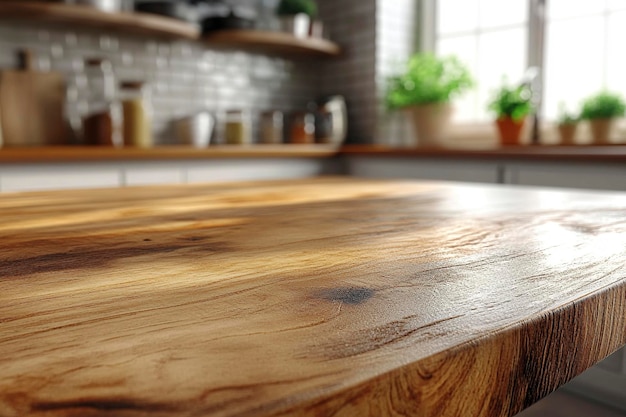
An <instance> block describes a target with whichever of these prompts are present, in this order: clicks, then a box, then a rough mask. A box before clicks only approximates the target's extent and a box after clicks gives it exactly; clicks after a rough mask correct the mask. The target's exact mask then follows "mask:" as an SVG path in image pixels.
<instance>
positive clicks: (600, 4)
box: [548, 0, 623, 19]
mask: <svg viewBox="0 0 626 417" xmlns="http://www.w3.org/2000/svg"><path fill="white" fill-rule="evenodd" d="M621 1H623V0H621ZM605 10H606V0H548V18H550V19H563V18H568V17H577V16H589V15H592V14H598V13H602V12H604V11H605Z"/></svg>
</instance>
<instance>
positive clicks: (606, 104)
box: [580, 91, 626, 119]
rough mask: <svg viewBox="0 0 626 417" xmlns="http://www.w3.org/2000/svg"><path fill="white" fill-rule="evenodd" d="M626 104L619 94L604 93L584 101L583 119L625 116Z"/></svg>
mask: <svg viewBox="0 0 626 417" xmlns="http://www.w3.org/2000/svg"><path fill="white" fill-rule="evenodd" d="M625 110H626V103H624V99H622V97H621V96H619V95H618V94H614V93H610V92H608V91H602V92H600V93H598V94H595V95H593V96H591V97H588V98H587V99H586V100H584V101H583V109H582V112H581V115H580V116H581V118H582V119H610V118H613V117H620V116H623V115H624V111H625Z"/></svg>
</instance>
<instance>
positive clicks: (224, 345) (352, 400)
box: [0, 178, 626, 417]
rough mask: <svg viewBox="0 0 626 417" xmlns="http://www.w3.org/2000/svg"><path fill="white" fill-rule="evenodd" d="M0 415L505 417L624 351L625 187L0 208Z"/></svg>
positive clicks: (48, 199)
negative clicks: (622, 190)
mask: <svg viewBox="0 0 626 417" xmlns="http://www.w3.org/2000/svg"><path fill="white" fill-rule="evenodd" d="M0 212H2V216H0V232H1V233H2V236H3V239H2V240H1V241H0V253H2V254H3V256H2V259H1V260H0V264H1V268H0V271H2V272H1V275H0V276H1V278H0V318H1V319H0V329H1V332H0V352H2V354H1V355H0V415H2V416H3V417H14V416H20V417H21V416H46V417H49V416H55V417H56V416H81V417H90V416H94V417H95V416H98V417H101V416H116V417H118V416H120V417H134V416H147V415H150V416H159V417H164V416H167V417H169V416H224V417H225V416H238V417H244V416H250V417H252V416H254V417H264V416H330V415H332V416H359V417H361V416H363V417H366V416H397V415H403V416H420V417H422V416H433V417H434V416H437V417H445V416H455V417H457V416H460V415H462V416H465V417H473V416H512V415H514V414H516V413H517V412H518V411H520V410H522V409H523V408H525V407H527V406H529V405H530V404H532V403H533V402H535V401H537V400H538V399H540V398H542V397H543V396H545V395H547V394H548V393H550V392H551V391H552V390H554V389H555V388H557V387H558V386H560V385H562V384H564V383H565V382H566V381H568V380H569V379H570V378H572V377H574V376H575V375H577V374H579V373H581V372H582V371H583V370H585V369H587V368H588V367H590V366H592V365H593V364H595V363H597V362H598V361H599V360H601V359H603V358H604V357H606V356H608V355H609V354H610V353H611V352H613V351H615V350H616V349H617V348H619V347H621V346H622V345H624V344H625V343H626V269H625V267H624V265H626V196H625V195H624V194H610V193H599V192H597V193H579V192H564V191H554V190H552V191H548V190H541V189H514V188H510V187H505V186H493V185H492V186H488V185H462V184H451V183H448V184H446V183H437V182H401V181H372V180H358V179H349V178H325V179H309V180H298V181H276V182H248V183H234V184H216V185H179V186H172V187H167V186H160V187H146V188H125V189H105V190H87V191H63V192H38V193H21V194H8V195H4V196H0Z"/></svg>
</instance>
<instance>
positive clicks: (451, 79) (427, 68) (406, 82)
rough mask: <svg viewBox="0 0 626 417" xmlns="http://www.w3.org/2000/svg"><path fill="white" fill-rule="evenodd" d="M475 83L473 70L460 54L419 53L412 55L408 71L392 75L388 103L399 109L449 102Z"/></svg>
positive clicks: (389, 82)
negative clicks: (442, 56) (438, 55)
mask: <svg viewBox="0 0 626 417" xmlns="http://www.w3.org/2000/svg"><path fill="white" fill-rule="evenodd" d="M473 85H474V81H473V79H472V77H471V75H470V73H469V71H468V70H467V68H466V67H465V66H464V65H463V64H462V63H461V62H460V61H459V60H458V59H457V58H456V57H453V56H450V57H445V58H439V57H436V56H434V55H432V54H416V55H413V56H412V57H411V58H410V59H409V62H408V63H407V68H406V72H405V73H404V74H401V75H396V76H393V77H391V78H389V80H388V90H387V106H388V107H389V108H392V109H395V108H402V107H409V106H413V105H420V104H431V103H447V102H449V101H450V100H451V99H452V98H454V97H455V96H457V95H460V94H461V93H463V92H465V91H466V90H468V89H469V88H470V87H472V86H473Z"/></svg>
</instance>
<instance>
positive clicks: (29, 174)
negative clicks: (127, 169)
mask: <svg viewBox="0 0 626 417" xmlns="http://www.w3.org/2000/svg"><path fill="white" fill-rule="evenodd" d="M120 180H121V174H120V171H119V170H118V169H117V168H115V167H111V166H106V165H95V166H94V165H88V164H82V163H81V164H71V165H62V164H20V165H14V166H13V165H11V166H2V167H0V191H3V192H12V191H37V190H66V189H74V188H103V187H117V186H119V185H120Z"/></svg>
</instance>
